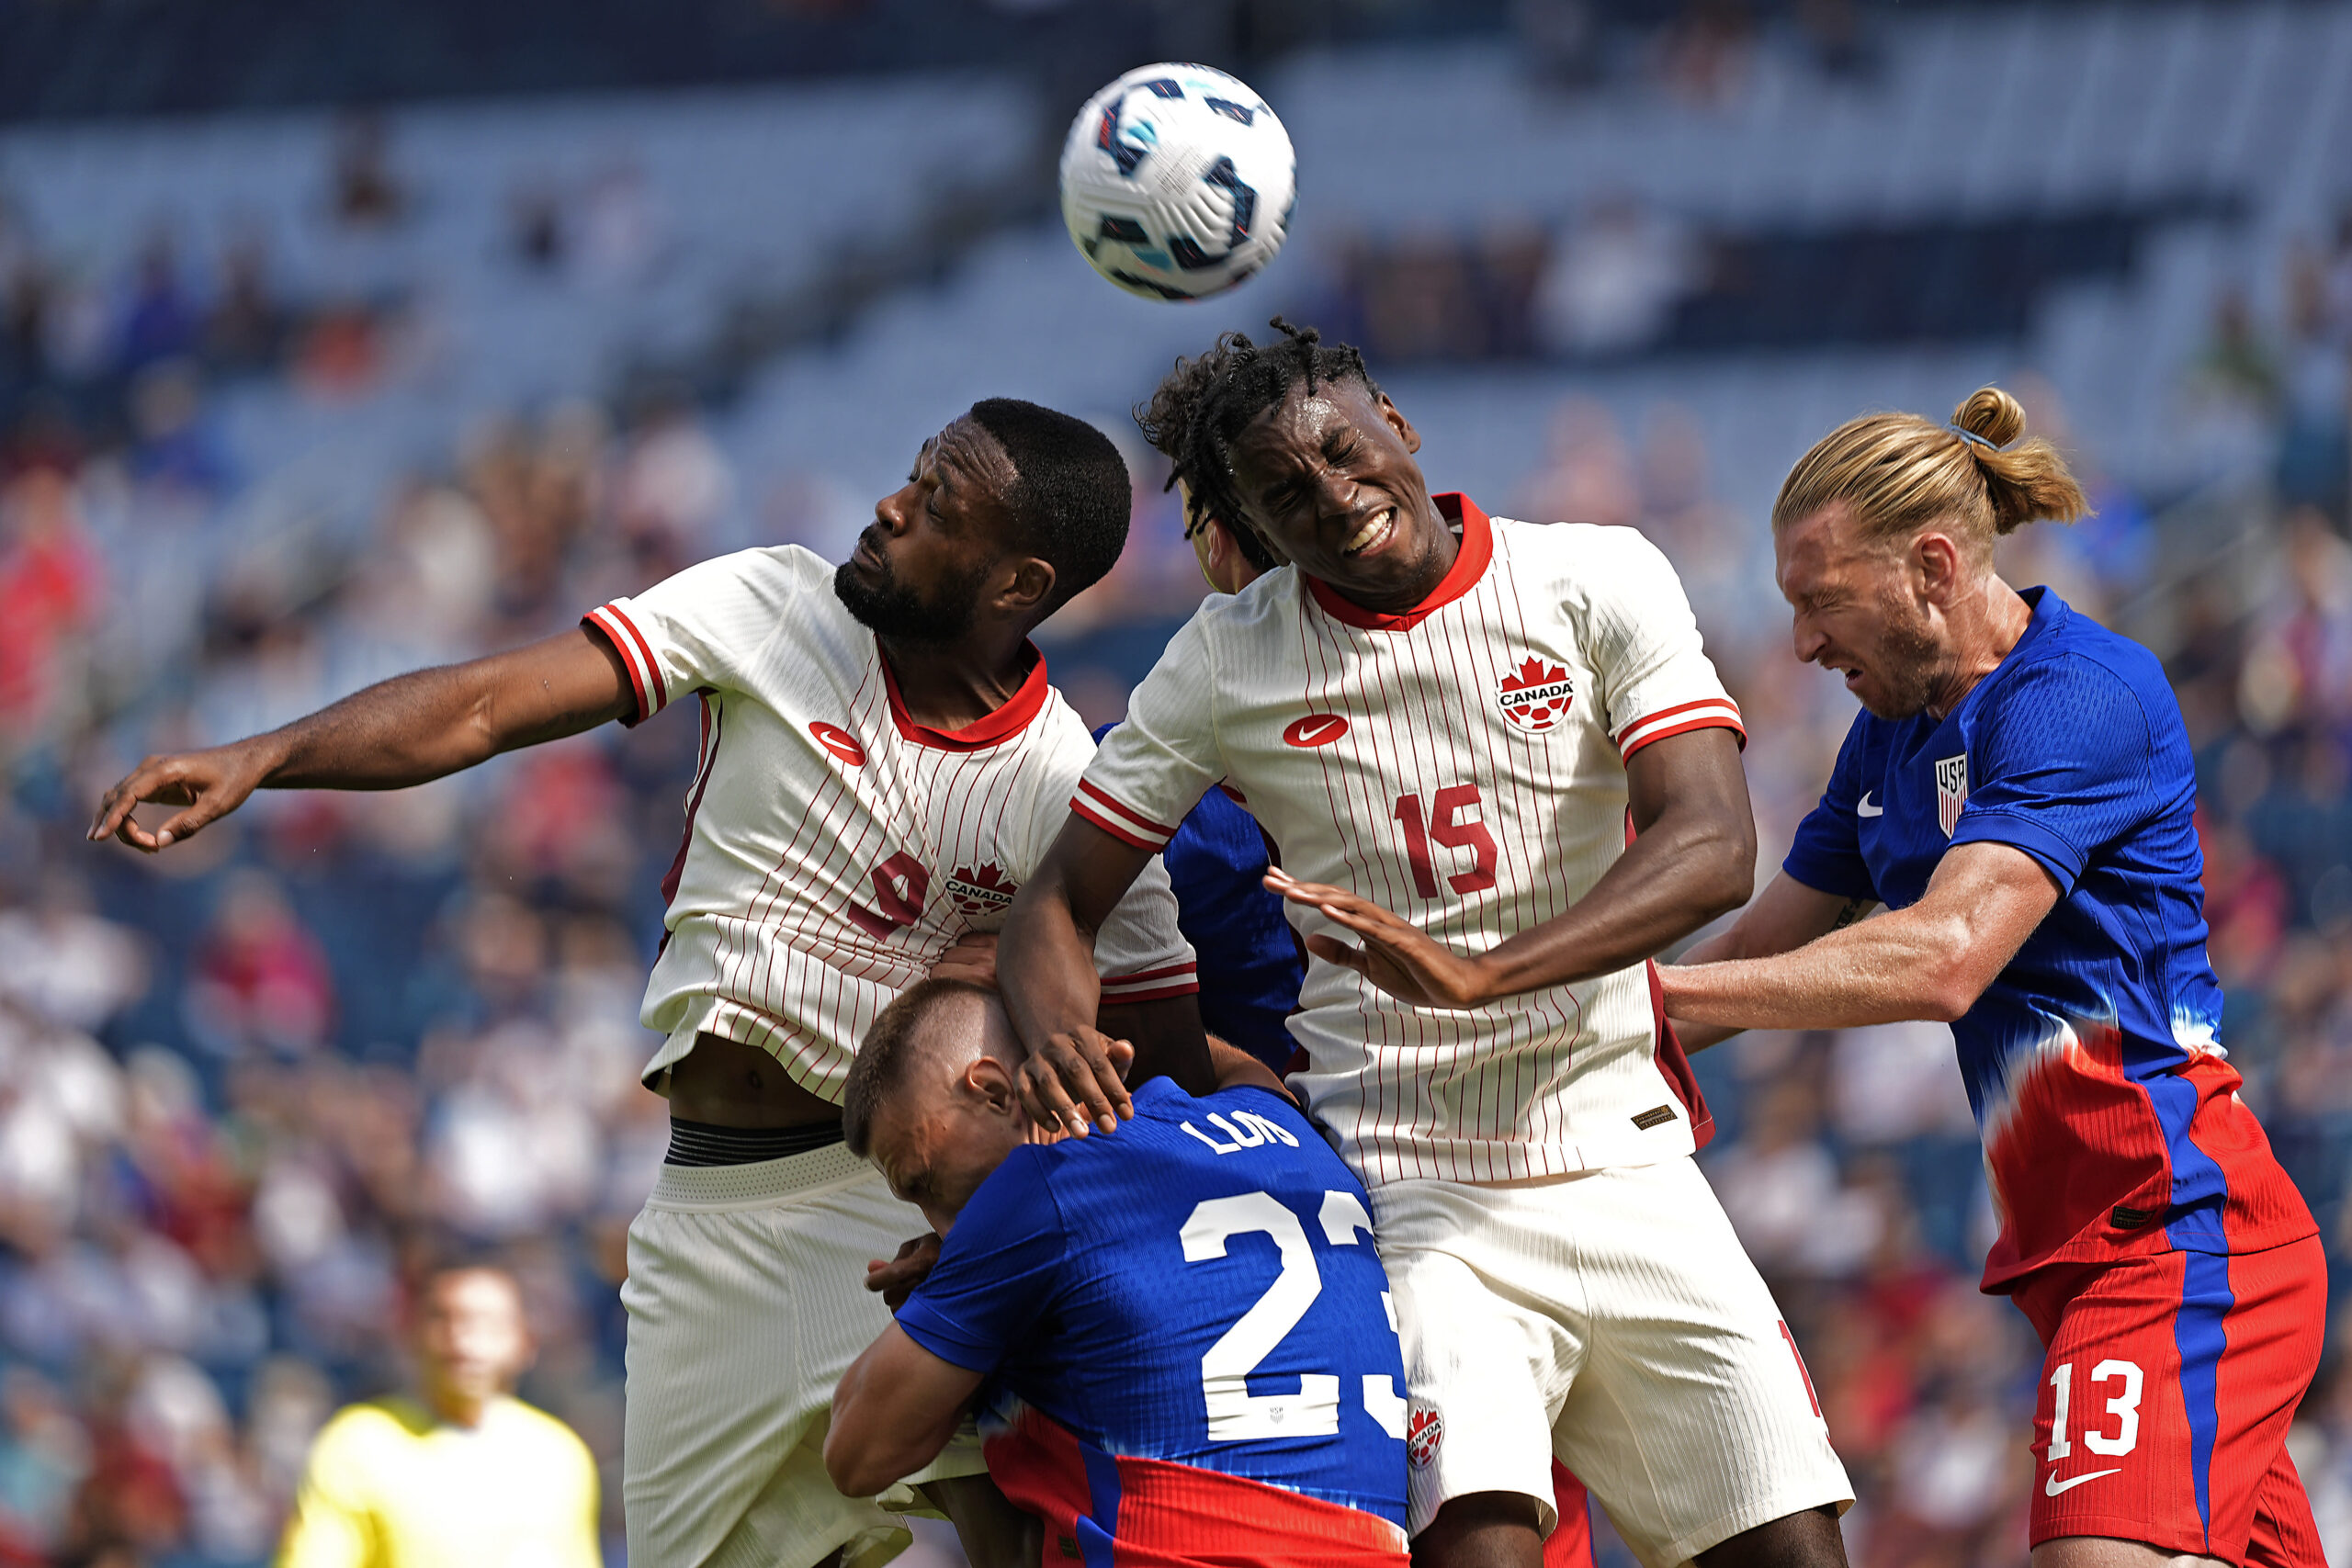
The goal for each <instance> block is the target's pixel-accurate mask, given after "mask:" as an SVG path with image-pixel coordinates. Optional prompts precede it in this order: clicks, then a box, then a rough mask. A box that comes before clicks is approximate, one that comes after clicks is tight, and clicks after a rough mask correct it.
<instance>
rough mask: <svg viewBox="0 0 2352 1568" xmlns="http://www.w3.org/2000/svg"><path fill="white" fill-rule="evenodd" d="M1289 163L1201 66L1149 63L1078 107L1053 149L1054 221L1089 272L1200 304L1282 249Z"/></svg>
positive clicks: (1230, 83) (1252, 106) (1251, 97)
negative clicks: (1056, 160) (1057, 178)
mask: <svg viewBox="0 0 2352 1568" xmlns="http://www.w3.org/2000/svg"><path fill="white" fill-rule="evenodd" d="M1297 186H1298V158H1297V155H1296V154H1295V153H1294V152H1292V151H1291V145H1290V133H1289V132H1288V131H1286V130H1283V122H1282V121H1281V120H1279V119H1276V118H1274V111H1273V110H1272V109H1270V108H1268V107H1266V102H1265V100H1264V99H1263V98H1261V97H1260V96H1258V95H1257V94H1255V93H1253V92H1251V91H1250V88H1249V87H1248V86H1247V85H1245V84H1243V83H1241V82H1239V81H1237V80H1236V79H1234V78H1233V77H1231V76H1228V75H1227V74H1226V73H1224V72H1222V71H1212V70H1210V69H1209V68H1208V67H1207V66H1205V65H1175V64H1165V65H1146V66H1143V67H1141V68H1139V69H1137V70H1134V71H1130V72H1128V73H1126V74H1125V75H1124V76H1122V77H1120V78H1119V79H1118V80H1117V81H1115V82H1114V83H1112V84H1111V85H1109V86H1107V87H1105V88H1103V90H1102V91H1101V92H1099V93H1097V94H1095V95H1094V96H1092V97H1091V98H1089V99H1088V100H1087V102H1086V107H1084V108H1082V109H1080V110H1079V111H1078V118H1077V119H1076V120H1074V121H1072V122H1071V124H1070V128H1069V141H1066V142H1064V143H1063V144H1062V221H1063V222H1065V223H1067V224H1069V237H1070V239H1071V240H1073V241H1074V242H1076V243H1077V245H1078V248H1079V249H1080V251H1081V252H1083V253H1085V255H1086V259H1087V260H1088V261H1089V262H1091V263H1092V264H1093V265H1094V270H1095V271H1097V272H1099V273H1101V274H1102V275H1103V276H1105V277H1107V278H1109V279H1110V280H1111V281H1112V282H1114V283H1115V284H1117V285H1118V286H1119V287H1120V288H1124V289H1125V290H1126V291H1127V292H1128V293H1130V294H1140V295H1142V296H1143V297H1144V298H1146V299H1204V298H1205V297H1206V296H1208V295H1211V294H1222V293H1223V292H1225V291H1226V290H1227V289H1228V288H1232V287H1233V286H1234V285H1236V284H1238V283H1239V282H1240V281H1241V280H1242V279H1244V278H1246V277H1249V276H1251V275H1252V274H1254V273H1256V272H1258V271H1259V270H1260V269H1261V268H1262V267H1264V266H1265V265H1266V264H1267V263H1268V262H1270V261H1272V260H1273V259H1274V253H1275V252H1276V251H1279V250H1281V249H1282V248H1283V231H1285V230H1287V229H1288V228H1289V226H1290V214H1291V208H1292V206H1293V204H1294V203H1295V200H1296V198H1297Z"/></svg>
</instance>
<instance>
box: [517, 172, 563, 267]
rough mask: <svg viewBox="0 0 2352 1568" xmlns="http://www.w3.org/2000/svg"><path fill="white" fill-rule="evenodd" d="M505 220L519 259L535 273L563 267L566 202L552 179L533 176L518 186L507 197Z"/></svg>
mask: <svg viewBox="0 0 2352 1568" xmlns="http://www.w3.org/2000/svg"><path fill="white" fill-rule="evenodd" d="M506 223H507V243H508V244H509V245H510V246H511V247H512V248H513V251H514V254H515V260H516V261H519V262H521V263H522V264H523V265H524V266H525V267H526V268H528V269H529V270H531V271H533V272H554V271H556V270H558V269H559V268H560V267H561V265H563V256H564V249H565V243H564V242H565V236H564V229H563V201H562V198H561V197H560V196H558V195H557V193H556V187H555V186H554V184H553V182H551V181H549V180H547V179H544V178H532V179H527V180H526V181H524V182H523V183H522V184H520V185H517V186H515V188H514V190H513V191H512V192H511V193H509V194H508V196H507V197H506Z"/></svg>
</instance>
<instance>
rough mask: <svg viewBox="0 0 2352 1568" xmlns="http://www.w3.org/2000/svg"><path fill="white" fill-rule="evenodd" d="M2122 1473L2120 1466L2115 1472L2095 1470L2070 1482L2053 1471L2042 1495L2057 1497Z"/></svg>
mask: <svg viewBox="0 0 2352 1568" xmlns="http://www.w3.org/2000/svg"><path fill="white" fill-rule="evenodd" d="M2122 1473H2123V1467H2122V1466H2121V1465H2120V1464H2119V1465H2117V1466H2116V1467H2115V1468H2114V1469H2113V1470H2094V1471H2092V1472H2089V1473H2087V1474H2085V1475H2077V1476H2075V1477H2073V1478H2072V1479H2070V1480H2066V1481H2061V1480H2059V1479H2058V1472H2056V1471H2054V1470H2053V1471H2052V1472H2050V1479H2049V1480H2047V1481H2045V1482H2043V1483H2041V1495H2043V1496H2045V1497H2055V1496H2056V1495H2058V1494H2059V1493H2061V1492H2071V1491H2073V1490H2074V1489H2075V1487H2077V1486H2080V1485H2081V1484H2082V1483H2084V1482H2086V1481H2097V1480H2098V1478H2099V1477H2100V1476H2102V1475H2120V1474H2122Z"/></svg>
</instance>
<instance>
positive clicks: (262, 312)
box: [204, 233, 288, 372]
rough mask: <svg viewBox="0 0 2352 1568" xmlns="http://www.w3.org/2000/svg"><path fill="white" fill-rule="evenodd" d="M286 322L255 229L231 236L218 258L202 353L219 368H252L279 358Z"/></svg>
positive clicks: (267, 254)
mask: <svg viewBox="0 0 2352 1568" xmlns="http://www.w3.org/2000/svg"><path fill="white" fill-rule="evenodd" d="M287 330H288V320H287V311H286V309H285V307H284V306H283V304H281V303H280V302H279V300H278V299H277V294H276V291H275V289H274V288H273V287H272V284H271V280H270V276H269V253H268V251H267V249H266V246H265V243H264V242H263V240H262V237H261V235H260V234H258V233H248V234H244V235H241V236H240V237H238V238H237V239H236V240H234V241H232V243H230V245H229V248H228V249H227V251H226V252H225V253H223V254H222V256H221V261H220V294H219V296H218V297H217V298H216V299H214V300H213V302H212V311H211V314H210V315H209V317H208V318H207V319H206V321H205V323H204V357H205V359H206V361H207V362H208V363H209V364H210V365H212V366H214V367H217V368H219V369H221V370H224V371H230V372H254V371H260V370H264V369H267V368H268V367H271V366H274V365H276V364H277V360H278V356H279V355H282V354H283V353H284V352H285V346H286V334H287Z"/></svg>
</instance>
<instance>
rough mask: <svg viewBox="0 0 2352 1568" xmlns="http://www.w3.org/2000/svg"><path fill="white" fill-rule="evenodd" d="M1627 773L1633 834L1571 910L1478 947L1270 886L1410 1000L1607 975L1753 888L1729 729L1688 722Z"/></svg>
mask: <svg viewBox="0 0 2352 1568" xmlns="http://www.w3.org/2000/svg"><path fill="white" fill-rule="evenodd" d="M1625 777H1626V783H1627V785H1628V787H1629V790H1630V795H1631V803H1632V809H1633V818H1634V841H1633V843H1632V844H1630V845H1628V846H1627V847H1626V850H1625V852H1624V854H1623V856H1621V857H1620V858H1619V859H1618V862H1617V863H1616V864H1614V865H1612V866H1611V867H1610V868H1609V870H1608V871H1607V872H1606V873H1605V874H1602V876H1601V878H1600V881H1599V882H1597V883H1595V884H1594V885H1593V886H1592V890H1591V891H1590V892H1589V893H1587V894H1586V895H1585V896H1584V897H1582V898H1579V899H1578V900H1577V902H1576V903H1575V904H1574V905H1572V906H1571V907H1570V908H1567V909H1566V910H1563V911H1562V912H1561V913H1559V914H1557V915H1555V916H1554V917H1553V918H1552V919H1548V920H1546V921H1544V923H1543V924H1542V925H1539V926H1534V927H1532V928H1530V929H1529V930H1527V931H1521V932H1519V933H1518V934H1516V935H1514V936H1512V937H1510V938H1509V939H1508V940H1506V941H1504V942H1501V943H1499V944H1498V945H1497V946H1496V947H1495V948H1494V949H1492V950H1491V951H1490V952H1487V953H1479V954H1476V955H1468V956H1465V955H1464V954H1462V953H1455V952H1454V951H1453V950H1452V949H1451V948H1448V947H1444V946H1442V945H1441V944H1439V943H1438V942H1432V941H1431V940H1430V938H1429V937H1428V936H1427V935H1426V934H1425V933H1423V932H1422V931H1420V929H1419V928H1418V927H1416V926H1414V925H1413V924H1412V923H1411V922H1410V921H1408V920H1406V919H1401V918H1400V917H1398V916H1397V915H1395V914H1392V913H1390V912H1389V911H1388V910H1386V909H1384V908H1381V907H1380V906H1379V905H1377V904H1374V903H1373V902H1372V901H1371V900H1369V899H1365V898H1360V897H1356V896H1355V895H1354V894H1351V893H1348V892H1346V891H1344V890H1342V889H1340V888H1337V887H1331V886H1324V885H1322V884H1319V883H1303V882H1299V881H1297V880H1296V879H1295V878H1293V877H1291V876H1288V875H1286V874H1283V872H1281V871H1272V872H1269V873H1267V874H1266V886H1268V887H1270V888H1272V890H1273V891H1275V892H1277V893H1279V894H1281V895H1283V897H1285V898H1288V899H1290V900H1291V901H1293V902H1294V903H1300V904H1308V905H1312V906H1314V907H1315V908H1317V909H1319V910H1321V911H1322V913H1323V914H1324V915H1325V916H1327V917H1328V918H1329V919H1331V920H1332V921H1334V922H1335V923H1337V924H1338V925H1340V926H1341V927H1344V928H1345V929H1346V930H1347V931H1351V932H1352V933H1353V934H1354V935H1355V936H1356V937H1357V938H1358V939H1359V940H1360V943H1361V945H1351V944H1350V943H1348V942H1344V941H1341V940H1340V939H1339V938H1336V937H1331V936H1324V935H1317V936H1310V937H1308V938H1307V939H1306V945H1307V947H1308V949H1309V950H1310V951H1312V952H1313V953H1315V955H1316V956H1317V957H1318V958H1321V959H1324V960H1326V961H1327V962H1329V963H1332V964H1341V965H1343V966H1345V967H1347V968H1350V969H1353V970H1355V971H1356V972H1357V973H1358V974H1360V975H1363V976H1364V977H1365V978H1367V979H1369V980H1370V981H1371V982H1372V983H1373V984H1374V985H1375V986H1378V987H1380V988H1381V989H1382V990H1385V991H1387V992H1389V993H1391V994H1392V995H1395V996H1397V997H1399V998H1403V999H1404V1000H1406V1001H1408V1002H1412V1003H1414V1004H1416V1005H1418V1006H1421V1007H1444V1008H1467V1007H1478V1006H1481V1005H1483V1004H1485V1003H1487V1002H1491V1001H1497V1000H1499V999H1500V998H1504V997H1510V996H1517V995H1518V994H1520V993H1521V992H1522V991H1535V990H1542V989H1544V988H1545V987H1551V986H1565V985H1570V984H1573V983H1574V982H1576V981H1578V980H1584V979H1589V978H1590V977H1592V976H1595V975H1607V974H1611V973H1612V972H1614V971H1616V970H1619V969H1623V968H1624V967H1626V966H1627V965H1628V964H1638V963H1640V962H1642V961H1643V960H1644V959H1645V958H1649V957H1651V956H1653V955H1655V954H1657V953H1661V952H1663V951H1664V950H1665V949H1666V948H1668V946H1670V945H1671V944H1673V943H1674V942H1678V941H1679V940H1680V939H1681V938H1683V937H1686V936H1688V935H1690V934H1691V932H1692V931H1696V930H1698V929H1699V928H1700V927H1701V926H1702V925H1705V924H1706V923H1707V922H1708V921H1709V920H1712V919H1714V918H1715V917H1716V916H1718V915H1722V914H1725V913H1728V912H1729V911H1730V910H1733V909H1736V908H1739V907H1740V906H1741V905H1742V904H1744V903H1746V902H1747V897H1748V895H1749V894H1750V893H1752V892H1753V891H1754V890H1755V875H1756V820H1755V818H1754V816H1753V814H1752V813H1751V812H1750V810H1749V808H1748V804H1747V774H1746V773H1743V772H1742V771H1741V770H1740V765H1739V747H1738V742H1737V741H1736V739H1735V738H1734V737H1733V734H1732V732H1731V731H1730V730H1728V729H1696V730H1692V731H1691V732H1690V733H1689V734H1686V735H1677V736H1673V737H1670V738H1668V739H1664V740H1660V741H1658V742H1657V743H1656V744H1654V745H1650V746H1645V747H1644V748H1643V749H1642V750H1639V751H1637V752H1635V753H1634V756H1633V757H1632V758H1631V759H1630V760H1629V761H1627V762H1626V764H1625Z"/></svg>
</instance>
